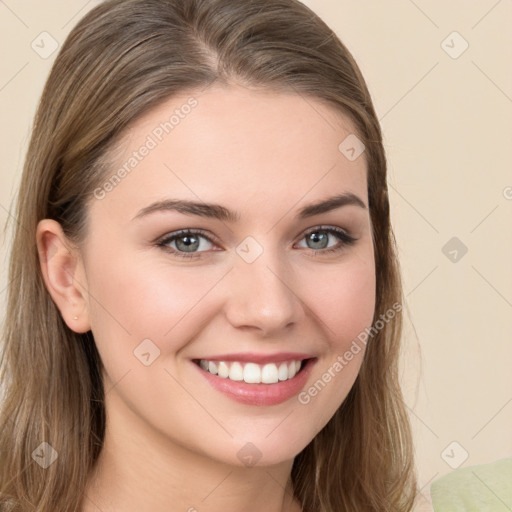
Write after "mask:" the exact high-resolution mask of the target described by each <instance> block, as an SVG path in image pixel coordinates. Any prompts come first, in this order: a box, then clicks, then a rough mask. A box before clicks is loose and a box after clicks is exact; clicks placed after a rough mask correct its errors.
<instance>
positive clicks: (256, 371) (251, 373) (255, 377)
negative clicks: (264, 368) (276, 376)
mask: <svg viewBox="0 0 512 512" xmlns="http://www.w3.org/2000/svg"><path fill="white" fill-rule="evenodd" d="M244 381H245V382H247V383H248V384H259V383H260V382H261V370H260V367H259V366H258V365H257V364H255V363H247V364H246V365H245V366H244Z"/></svg>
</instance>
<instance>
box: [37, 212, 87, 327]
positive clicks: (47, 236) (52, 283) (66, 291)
mask: <svg viewBox="0 0 512 512" xmlns="http://www.w3.org/2000/svg"><path fill="white" fill-rule="evenodd" d="M36 243H37V250H38V252H39V262H40V264H41V271H42V274H43V279H44V282H45V285H46V288H47V290H48V293H49V294H50V295H51V297H52V299H53V301H54V302H55V304H56V306H57V307H58V308H59V311H60V313H61V315H62V318H63V319H64V321H65V322H66V324H67V326H68V327H69V328H70V329H71V330H72V331H75V332H77V333H84V332H87V331H89V330H90V329H91V325H90V321H89V302H88V300H87V299H88V297H89V294H88V291H87V282H86V273H85V268H84V265H83V261H82V258H81V257H80V254H79V253H78V251H77V250H76V249H75V248H74V247H73V244H71V243H70V241H69V240H68V238H67V237H66V235H65V234H64V232H63V231H62V227H61V225H60V224H59V223H58V222H57V221H55V220H52V219H43V220H41V221H40V222H39V224H38V225H37V231H36Z"/></svg>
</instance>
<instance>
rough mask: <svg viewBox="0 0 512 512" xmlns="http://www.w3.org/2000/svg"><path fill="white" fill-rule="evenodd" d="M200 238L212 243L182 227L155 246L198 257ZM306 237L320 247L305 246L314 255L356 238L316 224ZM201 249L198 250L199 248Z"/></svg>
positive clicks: (334, 250)
mask: <svg viewBox="0 0 512 512" xmlns="http://www.w3.org/2000/svg"><path fill="white" fill-rule="evenodd" d="M333 235H334V236H335V237H336V238H337V239H338V240H339V242H338V243H337V244H336V245H335V246H329V245H325V244H326V243H327V244H328V243H329V237H330V236H333ZM201 239H202V240H206V241H207V243H206V245H208V243H209V244H214V242H213V241H212V239H211V238H210V237H209V236H207V235H206V234H205V233H204V232H203V231H201V230H197V229H196V230H193V229H183V230H181V231H177V232H175V233H171V234H170V235H169V236H166V237H165V238H163V239H161V240H160V241H159V242H157V244H156V245H157V246H158V247H161V248H162V249H163V250H165V251H166V252H169V253H171V254H172V255H175V256H178V257H180V258H188V259H191V258H200V257H201V253H202V252H207V251H208V249H207V248H206V249H205V247H204V245H205V244H204V243H201ZM304 239H306V240H307V242H306V243H312V244H317V245H319V246H320V247H319V248H318V247H307V248H309V249H311V250H312V251H313V254H314V255H321V254H326V253H332V252H338V251H341V250H343V249H344V248H345V247H347V246H349V245H352V244H354V243H355V242H356V241H357V238H354V237H352V236H350V235H349V234H348V233H347V232H346V231H344V230H342V229H340V228H335V227H323V226H318V227H315V228H313V229H310V230H308V231H307V232H306V233H305V234H304V236H303V237H302V240H304ZM170 244H175V247H174V248H173V247H169V245H170ZM201 248H202V249H203V250H199V249H201Z"/></svg>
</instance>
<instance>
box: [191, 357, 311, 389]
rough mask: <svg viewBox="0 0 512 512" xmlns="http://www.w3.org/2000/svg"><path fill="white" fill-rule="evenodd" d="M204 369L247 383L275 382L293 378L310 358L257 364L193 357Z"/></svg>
mask: <svg viewBox="0 0 512 512" xmlns="http://www.w3.org/2000/svg"><path fill="white" fill-rule="evenodd" d="M193 361H194V363H196V364H197V365H198V366H199V367H200V368H202V369H203V370H204V371H206V372H208V373H211V374H212V375H216V376H217V377H220V378H222V379H227V380H232V381H236V382H242V381H243V382H246V383H247V384H277V383H278V382H284V381H287V380H291V379H293V378H294V377H295V376H296V375H297V374H298V373H300V372H301V370H302V369H303V368H304V366H305V365H306V364H307V362H308V361H310V359H303V360H298V359H295V360H290V361H280V362H278V363H267V364H257V363H251V362H242V361H213V360H207V359H194V360H193Z"/></svg>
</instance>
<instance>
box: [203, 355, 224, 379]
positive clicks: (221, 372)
mask: <svg viewBox="0 0 512 512" xmlns="http://www.w3.org/2000/svg"><path fill="white" fill-rule="evenodd" d="M201 361H204V359H201ZM217 372H218V375H219V377H222V378H223V379H227V378H228V377H229V366H228V365H227V364H226V363H225V362H224V361H219V364H218V366H217Z"/></svg>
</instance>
